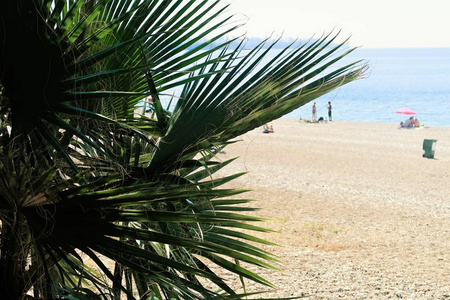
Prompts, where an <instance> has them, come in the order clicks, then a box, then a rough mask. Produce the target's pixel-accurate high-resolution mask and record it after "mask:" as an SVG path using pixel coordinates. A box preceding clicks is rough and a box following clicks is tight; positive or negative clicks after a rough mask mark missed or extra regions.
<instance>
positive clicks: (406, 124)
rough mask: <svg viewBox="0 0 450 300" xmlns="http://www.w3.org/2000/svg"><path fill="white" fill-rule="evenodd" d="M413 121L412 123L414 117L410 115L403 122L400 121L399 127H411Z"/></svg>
mask: <svg viewBox="0 0 450 300" xmlns="http://www.w3.org/2000/svg"><path fill="white" fill-rule="evenodd" d="M413 123H414V117H410V118H409V119H407V120H406V121H405V122H401V123H400V127H403V128H411V127H413V126H414V125H413Z"/></svg>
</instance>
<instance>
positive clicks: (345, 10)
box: [229, 0, 450, 48]
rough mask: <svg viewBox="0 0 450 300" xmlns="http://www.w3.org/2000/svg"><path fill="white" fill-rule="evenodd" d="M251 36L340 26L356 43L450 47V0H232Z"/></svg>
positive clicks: (305, 33) (297, 34)
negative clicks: (245, 21) (245, 22)
mask: <svg viewBox="0 0 450 300" xmlns="http://www.w3.org/2000/svg"><path fill="white" fill-rule="evenodd" d="M229 2H231V6H230V11H231V12H232V13H233V14H236V16H237V17H238V18H239V19H246V18H247V17H248V18H249V19H248V20H247V25H246V26H245V31H246V36H247V37H268V36H270V35H271V34H272V33H274V34H272V36H278V37H279V36H280V35H281V34H282V36H283V37H294V38H301V40H304V39H307V38H310V37H312V36H315V37H320V36H321V35H322V34H323V33H329V32H330V31H331V30H333V29H335V32H337V30H340V29H341V30H342V31H341V32H342V34H341V35H340V36H341V37H342V38H344V37H345V38H347V37H349V36H351V39H350V41H349V44H350V45H351V46H363V47H364V48H385V47H450V0H428V1H425V0H377V1H373V0H372V1H364V0H340V1H339V0H317V1H314V0H313V1H302V0H275V1H274V0H270V1H269V0H229Z"/></svg>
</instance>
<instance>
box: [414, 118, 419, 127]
mask: <svg viewBox="0 0 450 300" xmlns="http://www.w3.org/2000/svg"><path fill="white" fill-rule="evenodd" d="M414 126H415V127H420V122H419V120H417V119H415V120H414Z"/></svg>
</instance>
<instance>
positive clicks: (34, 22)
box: [0, 0, 366, 299]
mask: <svg viewBox="0 0 450 300" xmlns="http://www.w3.org/2000/svg"><path fill="white" fill-rule="evenodd" d="M226 9H227V7H226V6H222V5H221V4H220V1H161V0H144V1H137V0H85V1H82V0H73V1H63V0H52V1H50V0H33V1H12V0H7V1H1V2H0V20H1V22H0V32H2V36H1V38H0V48H1V49H3V50H2V51H0V73H1V74H2V77H1V78H0V111H1V114H0V121H1V122H0V226H1V227H0V245H1V249H0V268H1V270H2V273H1V274H0V294H1V295H6V296H5V297H8V298H10V299H23V298H24V297H26V296H25V295H26V294H27V293H28V294H32V295H33V296H32V297H34V299H39V298H47V299H51V298H57V297H65V298H72V299H96V298H97V299H119V298H120V297H121V295H122V293H124V294H125V295H126V297H127V298H128V299H135V298H141V299H156V298H167V299H169V298H170V299H234V298H236V299H242V298H245V297H246V296H250V295H252V294H248V295H246V294H239V293H237V291H236V287H234V286H231V285H230V283H229V282H227V281H226V280H224V279H223V278H221V273H220V271H219V272H218V271H217V270H221V269H225V270H228V271H231V273H233V274H234V275H235V276H236V277H239V278H240V279H241V280H243V278H246V279H247V280H250V281H252V282H254V283H257V284H261V285H262V286H266V287H269V288H272V287H273V285H272V284H271V283H270V282H268V281H267V280H265V279H264V278H262V277H261V276H259V275H258V274H257V272H256V271H253V269H252V271H250V270H249V269H250V268H249V267H246V266H247V265H252V266H256V267H257V268H267V269H272V270H277V268H276V267H274V265H273V264H275V263H278V262H279V260H278V258H277V257H276V256H275V255H272V254H271V253H269V252H267V251H265V250H262V249H261V248H260V246H259V245H273V243H271V242H270V241H266V240H264V239H261V238H257V237H255V236H254V235H253V234H252V232H255V231H257V232H270V230H269V229H266V228H263V227H260V226H257V225H255V224H257V223H256V222H260V221H263V219H261V218H258V217H255V216H253V215H252V213H253V211H255V208H253V207H249V206H248V204H249V203H250V202H251V200H247V199H241V198H240V197H241V194H242V193H244V192H246V190H244V189H242V190H232V189H227V188H219V187H220V186H223V185H224V184H226V183H228V182H230V181H232V180H234V179H235V178H237V177H239V176H242V175H244V173H238V174H233V175H229V176H226V177H220V176H217V175H216V174H217V172H218V171H220V170H221V169H222V168H224V167H225V166H227V165H228V164H230V163H232V161H233V159H231V160H227V161H223V162H222V161H220V160H218V159H217V158H216V154H217V153H219V150H220V149H222V148H223V147H225V146H226V145H227V144H229V143H231V142H232V141H231V140H232V139H233V138H235V137H237V136H239V135H241V134H243V133H245V132H247V131H249V130H252V129H254V128H256V127H257V126H260V125H261V124H264V123H266V122H268V121H270V120H273V119H276V118H279V117H281V116H283V115H284V114H286V113H289V112H291V111H293V110H294V109H296V108H298V107H300V106H302V105H304V104H305V103H307V102H309V101H311V100H313V99H316V98H317V97H320V96H321V95H324V94H326V93H328V92H329V91H331V90H333V89H335V88H337V87H339V86H341V85H344V84H347V83H349V82H352V81H354V80H356V79H358V78H361V77H362V75H363V74H364V71H365V70H366V66H365V65H364V63H361V62H355V63H352V64H348V65H346V66H341V67H334V66H335V65H336V64H337V63H338V62H339V61H340V60H341V59H342V58H343V57H345V56H346V55H347V54H348V53H350V52H351V51H353V49H348V48H347V46H346V44H345V42H344V43H338V44H336V43H335V41H336V40H337V35H335V36H332V35H328V36H324V37H322V38H320V39H318V40H317V41H311V42H308V43H306V44H304V45H299V46H296V45H295V44H293V45H291V46H290V47H287V48H286V49H283V50H281V51H279V52H278V53H276V54H275V56H273V55H272V53H274V52H273V48H274V46H275V45H276V43H277V41H274V42H272V41H263V42H262V43H261V44H260V45H258V46H257V47H255V48H254V49H251V50H246V49H245V40H243V39H241V38H231V39H228V40H227V39H226V37H227V36H228V35H229V34H232V33H233V31H234V30H235V29H236V28H238V27H239V26H240V25H235V24H233V22H232V17H230V16H228V15H226ZM235 43H237V46H235ZM30 49H32V51H30ZM168 95H170V98H171V99H170V100H169V99H168ZM148 97H151V99H152V101H151V102H148V103H147V104H146V105H149V106H150V109H151V110H152V114H151V116H148V115H147V116H146V115H142V114H138V113H136V109H137V108H139V107H140V105H141V104H142V103H143V101H144V100H145V101H146V100H147V98H148ZM170 101H174V108H171V107H170V104H169V103H170ZM212 147H214V148H212ZM242 204H245V205H242ZM86 257H87V258H88V259H89V260H90V261H92V262H93V265H94V266H87V265H86ZM110 261H111V262H112V264H110V263H109V262H110ZM241 263H245V264H241ZM242 282H243V281H242ZM211 285H212V286H213V287H211Z"/></svg>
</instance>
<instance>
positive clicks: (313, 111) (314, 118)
mask: <svg viewBox="0 0 450 300" xmlns="http://www.w3.org/2000/svg"><path fill="white" fill-rule="evenodd" d="M311 121H313V122H316V102H314V104H313V106H312V120H311Z"/></svg>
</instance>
